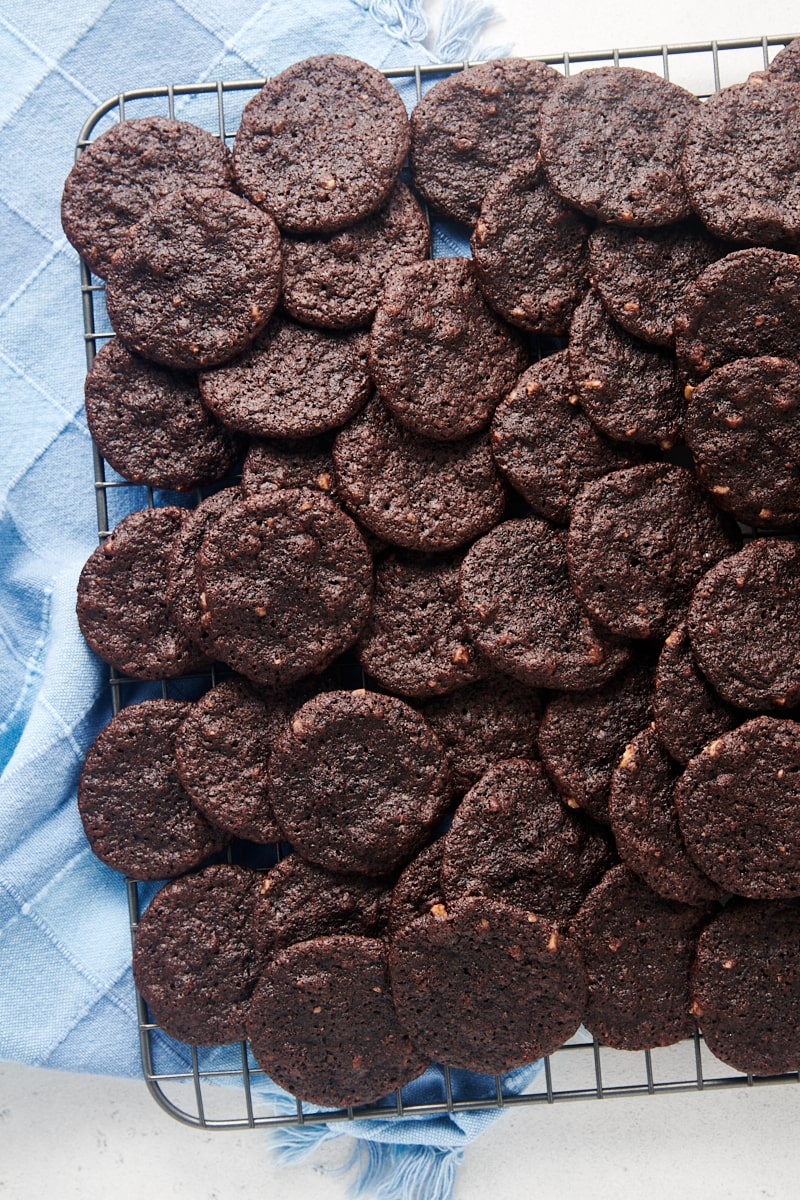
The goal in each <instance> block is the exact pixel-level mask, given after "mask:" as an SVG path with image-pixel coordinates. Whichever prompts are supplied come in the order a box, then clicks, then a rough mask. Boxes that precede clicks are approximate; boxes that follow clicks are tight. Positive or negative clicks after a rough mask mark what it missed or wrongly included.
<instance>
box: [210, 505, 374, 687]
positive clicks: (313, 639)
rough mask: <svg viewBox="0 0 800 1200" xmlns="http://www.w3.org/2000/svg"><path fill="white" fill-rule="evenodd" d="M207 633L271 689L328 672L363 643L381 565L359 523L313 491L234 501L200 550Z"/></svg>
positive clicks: (223, 654) (224, 656) (232, 661)
mask: <svg viewBox="0 0 800 1200" xmlns="http://www.w3.org/2000/svg"><path fill="white" fill-rule="evenodd" d="M197 561H198V568H197V570H198V577H199V579H200V583H201V589H202V590H201V605H202V607H203V610H204V611H203V620H202V627H203V630H204V631H205V632H206V634H207V635H208V637H209V638H210V639H211V642H212V645H213V647H214V653H215V654H216V656H217V657H218V658H220V659H221V660H222V661H223V662H226V663H228V665H229V666H231V667H233V668H234V670H236V671H239V672H240V673H241V674H242V675H247V677H248V678H250V679H254V680H256V681H257V682H261V683H267V684H270V685H272V686H284V685H286V684H289V683H295V682H296V681H297V680H298V679H302V677H303V676H304V675H310V674H314V673H317V672H319V671H322V670H323V669H324V668H325V667H327V666H329V665H330V663H331V662H332V661H333V660H334V658H336V657H337V656H338V655H339V654H341V652H342V651H343V650H346V649H347V648H348V646H352V645H353V644H354V643H355V641H356V640H357V638H358V636H359V634H360V632H361V629H362V628H363V626H364V622H365V621H366V619H367V615H368V613H369V607H370V602H371V599H372V559H371V558H370V555H369V551H368V550H367V547H366V545H365V544H364V539H363V538H362V537H361V534H360V533H359V532H358V530H357V529H356V527H355V525H354V524H353V522H352V521H351V520H350V518H349V517H347V516H346V515H345V514H344V513H343V512H342V511H341V509H339V508H337V507H336V506H335V505H334V504H333V503H332V501H330V500H328V499H327V498H325V497H324V496H322V495H321V494H320V493H318V492H312V491H311V490H308V489H305V490H304V489H299V488H298V489H292V488H283V489H274V490H272V491H268V492H260V493H257V494H255V495H252V496H249V497H247V498H246V499H244V500H242V501H240V502H238V503H235V504H231V505H230V506H229V507H228V508H227V509H226V510H225V512H224V513H222V514H221V515H220V516H219V518H218V519H217V520H216V521H215V522H214V524H213V525H212V526H211V527H210V528H209V529H208V530H207V532H206V535H205V537H204V538H203V542H202V544H201V546H200V551H199V554H198V560H197Z"/></svg>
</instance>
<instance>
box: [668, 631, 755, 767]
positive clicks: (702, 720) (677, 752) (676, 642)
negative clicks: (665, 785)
mask: <svg viewBox="0 0 800 1200" xmlns="http://www.w3.org/2000/svg"><path fill="white" fill-rule="evenodd" d="M744 715H745V714H744V713H742V712H737V710H736V709H734V708H732V707H731V705H729V704H727V703H726V702H725V701H724V700H723V699H722V697H721V696H718V695H717V693H716V692H715V691H714V689H713V688H712V687H711V684H710V683H709V682H708V680H707V679H706V678H705V677H704V676H703V674H702V673H701V671H700V669H699V667H698V666H697V662H696V660H695V657H694V654H693V653H692V645H691V642H690V641H689V635H688V633H687V632H686V626H685V625H679V626H678V628H677V629H673V631H672V633H671V634H670V635H669V637H668V638H667V640H666V641H665V642H664V645H663V647H662V650H661V654H660V656H659V659H658V666H657V667H656V677H655V689H654V691H653V722H654V726H655V731H656V736H657V737H658V740H659V741H660V742H661V745H662V746H663V747H664V748H665V749H666V750H667V751H668V752H669V754H670V755H671V756H672V758H674V759H675V761H676V762H678V763H680V764H681V766H684V767H685V766H686V764H687V763H688V761H689V759H690V758H694V756H695V754H698V753H699V752H700V751H701V750H702V749H703V746H706V745H707V744H708V743H709V742H713V740H714V738H716V737H719V735H720V734H721V733H726V732H727V730H729V729H733V728H734V727H735V726H736V725H738V724H739V723H740V721H741V720H742V718H743V717H744Z"/></svg>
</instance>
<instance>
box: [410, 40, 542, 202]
mask: <svg viewBox="0 0 800 1200" xmlns="http://www.w3.org/2000/svg"><path fill="white" fill-rule="evenodd" d="M560 83H561V76H560V75H559V73H558V72H557V71H555V70H553V68H552V67H549V66H547V65H546V64H545V63H542V62H536V61H532V60H530V59H525V58H505V59H494V60H493V61H491V62H485V63H477V64H476V65H475V66H472V67H468V68H467V69H466V70H464V71H459V72H454V73H452V74H451V75H448V76H447V78H445V79H441V80H439V81H438V82H437V83H435V84H434V86H433V87H432V88H431V89H430V91H428V92H427V93H426V94H425V95H424V96H423V97H422V99H421V100H420V102H419V103H418V104H417V106H416V108H415V109H414V111H413V113H412V114H411V172H412V177H413V180H414V186H415V187H416V188H417V190H418V191H419V192H420V194H421V195H422V196H424V197H425V199H426V200H427V202H428V203H429V204H430V205H431V207H432V208H435V209H436V210H437V211H438V212H442V213H444V214H445V215H446V216H449V217H452V218H453V219H454V220H456V221H462V222H464V223H465V224H467V225H473V224H474V223H475V221H476V220H477V218H478V213H479V211H480V207H481V202H482V200H483V197H484V196H485V195H486V193H487V192H488V190H489V188H490V187H491V185H492V183H493V182H494V181H495V179H496V178H497V177H498V176H499V175H501V174H502V173H503V172H504V171H505V170H506V169H507V167H508V164H509V163H512V162H516V161H518V160H520V159H527V160H530V159H534V158H535V157H536V153H537V151H538V149H539V113H540V110H541V107H542V103H543V101H544V100H545V99H546V98H547V97H548V96H549V95H550V94H551V93H552V92H553V91H554V90H555V89H556V88H557V87H559V86H560Z"/></svg>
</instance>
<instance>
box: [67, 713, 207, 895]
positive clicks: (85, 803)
mask: <svg viewBox="0 0 800 1200" xmlns="http://www.w3.org/2000/svg"><path fill="white" fill-rule="evenodd" d="M190 708H191V705H190V704H189V703H188V702H187V701H184V700H144V701H142V703H141V704H131V705H128V707H126V708H123V709H121V710H120V711H119V712H118V713H117V715H116V716H115V717H114V718H113V719H112V720H111V721H110V722H109V724H108V725H106V726H105V727H104V728H103V729H101V730H100V732H99V733H98V735H97V737H96V738H95V740H94V742H93V743H92V745H91V746H90V747H89V751H88V753H87V755H86V759H85V761H84V764H83V767H82V769H81V777H80V783H79V785H78V811H79V812H80V815H81V820H82V822H83V828H84V830H85V831H86V836H87V838H88V839H89V844H90V845H91V847H92V850H93V851H94V853H95V854H96V855H97V857H98V858H100V859H102V861H103V862H104V863H107V864H108V865H109V866H110V867H113V868H114V869H115V870H116V871H122V872H123V874H125V875H129V876H130V877H131V878H132V879H166V878H167V877H168V876H171V875H180V874H182V873H183V872H184V871H189V870H191V868H192V867H196V866H197V865H198V863H201V862H202V861H203V859H204V858H208V856H209V855H211V854H215V853H216V851H218V850H221V849H222V848H223V847H224V846H225V845H226V844H227V842H228V841H229V837H228V835H227V834H225V833H223V832H222V831H221V830H220V829H215V828H214V827H213V826H211V825H210V824H209V823H208V822H207V821H206V819H205V817H203V816H202V814H201V813H200V812H199V811H198V810H197V809H196V808H195V806H194V805H193V804H192V802H191V800H190V799H189V796H188V795H187V793H186V792H185V791H184V789H183V787H182V785H181V782H180V779H179V778H178V772H177V767H176V763H175V739H176V737H177V734H178V729H179V728H180V725H181V722H182V721H183V720H184V718H185V717H186V716H187V714H188V713H189V710H190Z"/></svg>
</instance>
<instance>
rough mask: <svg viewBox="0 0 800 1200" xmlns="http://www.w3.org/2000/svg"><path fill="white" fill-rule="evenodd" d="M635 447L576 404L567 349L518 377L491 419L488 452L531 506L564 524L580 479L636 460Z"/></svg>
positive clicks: (604, 472)
mask: <svg viewBox="0 0 800 1200" xmlns="http://www.w3.org/2000/svg"><path fill="white" fill-rule="evenodd" d="M636 453H637V452H636V451H635V450H634V449H633V448H632V447H630V446H623V445H620V444H618V443H615V442H612V441H610V440H609V439H608V438H606V437H604V435H603V434H602V433H600V431H599V430H598V429H597V428H596V427H595V426H594V425H593V424H592V422H591V421H590V420H589V419H588V417H586V416H585V415H584V412H583V410H582V409H581V408H580V406H579V404H578V401H577V397H576V395H575V389H574V387H573V384H572V377H571V375H570V371H569V358H568V353H567V351H566V350H561V351H559V353H557V354H550V355H548V357H547V358H543V359H542V360H541V361H540V362H538V363H534V365H533V366H532V367H529V368H528V370H527V371H526V372H525V373H524V374H523V375H521V376H520V378H519V379H518V381H517V383H516V386H515V387H514V388H513V389H512V390H511V391H510V392H509V394H508V395H507V396H506V398H505V399H504V400H501V402H500V404H499V405H498V406H497V409H496V410H495V414H494V417H493V418H492V454H493V455H494V461H495V462H496V463H497V465H498V467H499V468H500V470H501V471H502V473H503V475H504V476H505V477H506V479H507V480H508V482H509V483H510V484H511V486H512V487H513V488H514V489H515V490H516V491H518V492H519V493H520V495H521V496H524V498H525V499H526V500H527V501H528V503H529V504H530V506H531V508H533V509H535V510H536V512H537V513H540V514H541V515H542V516H543V517H548V518H549V519H550V520H551V521H555V522H556V524H558V525H568V524H569V514H570V507H571V505H572V501H573V500H574V499H575V497H576V496H577V495H578V493H579V492H580V490H581V488H582V487H583V485H584V483H588V482H589V480H591V479H599V478H600V476H601V475H606V474H608V472H609V471H614V470H617V469H618V468H620V467H627V466H630V465H631V463H632V462H633V461H635V456H636Z"/></svg>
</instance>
